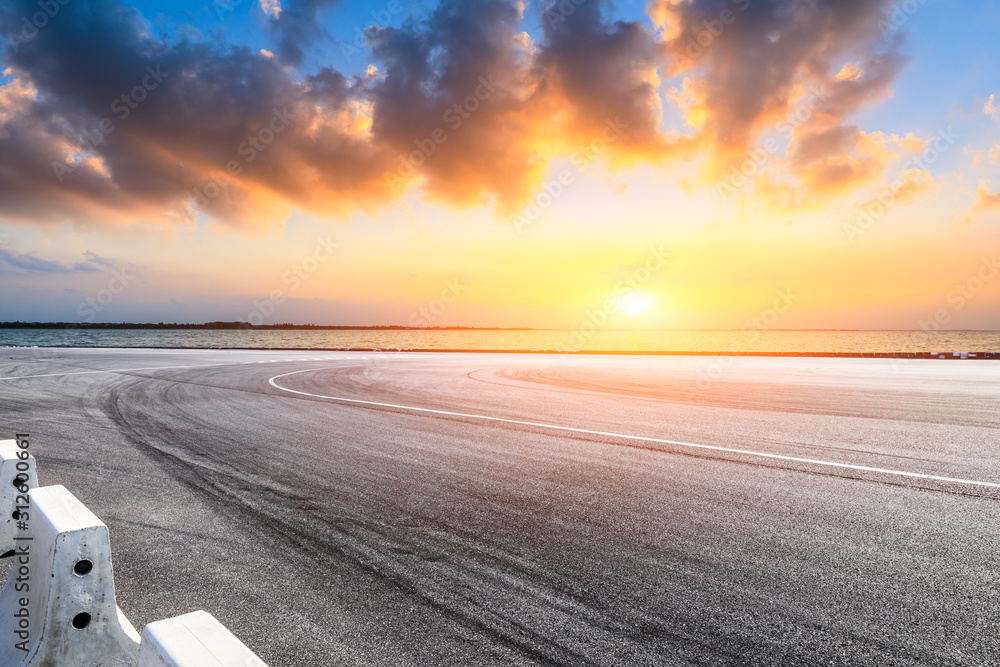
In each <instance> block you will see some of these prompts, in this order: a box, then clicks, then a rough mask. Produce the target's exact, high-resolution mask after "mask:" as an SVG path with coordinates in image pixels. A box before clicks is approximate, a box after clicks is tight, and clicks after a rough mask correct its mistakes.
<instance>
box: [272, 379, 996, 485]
mask: <svg viewBox="0 0 1000 667" xmlns="http://www.w3.org/2000/svg"><path fill="white" fill-rule="evenodd" d="M318 370H325V369H320V368H307V369H304V370H301V371H293V372H291V373H283V374H281V375H275V376H274V377H273V378H271V379H270V380H268V384H270V385H271V386H272V387H274V388H275V389H280V390H281V391H287V392H289V393H292V394H301V395H303V396H310V397H312V398H324V399H327V400H330V401H340V402H343V403H357V404H360V405H377V406H380V407H384V408H396V409H398V410H411V411H413V412H427V413H431V414H438V415H448V416H451V417H465V418H467V419H482V420H484V421H494V422H504V423H507V424H520V425H522V426H535V427H537V428H548V429H553V430H557V431H570V432H573V433H586V434H588V435H602V436H607V437H611V438H624V439H626V440H641V441H643V442H659V443H663V444H667V445H677V446H679V447H689V448H693V449H705V450H710V451H715V452H727V453H729V454H743V455H744V456H757V457H760V458H766V459H777V460H780V461H795V462H797V463H810V464H813V465H820V466H828V467H831V468H846V469H849V470H863V471H865V472H877V473H883V474H886V475H896V476H899V477H909V478H912V479H927V480H933V481H936V482H950V483H952V484H967V485H972V486H984V487H987V488H991V489H1000V484H996V483H993V482H980V481H976V480H972V479H961V478H957V477H941V476H939V475H926V474H924V473H919V472H907V471H905V470H892V469H889V468H874V467H871V466H861V465H854V464H851V463H837V462H835V461H821V460H819V459H806V458H800V457H797V456H785V455H783V454H769V453H767V452H756V451H752V450H749V449H734V448H732V447H719V446H717V445H699V444H696V443H693V442H681V441H679V440H665V439H663V438H650V437H646V436H642V435H626V434H624V433H611V432H608V431H594V430H591V429H585V428H574V427H572V426H558V425H556V424H544V423H541V422H530V421H524V420H521V419H508V418H506V417H491V416H489V415H473V414H468V413H465V412H451V411H448V410H435V409H432V408H416V407H413V406H409V405H396V404H395V403H379V402H377V401H363V400H360V399H357V398H342V397H339V396H323V395H321V394H310V393H309V392H306V391H298V390H295V389H289V388H287V387H282V386H280V385H279V384H278V383H276V382H275V380H278V379H280V378H283V377H288V376H289V375H298V374H299V373H308V372H310V371H318Z"/></svg>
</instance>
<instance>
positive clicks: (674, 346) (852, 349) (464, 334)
mask: <svg viewBox="0 0 1000 667" xmlns="http://www.w3.org/2000/svg"><path fill="white" fill-rule="evenodd" d="M12 345H16V346H35V345H37V346H59V347H197V348H295V349H378V350H412V349H425V350H426V349H434V350H525V351H535V350H553V351H568V350H583V351H632V352H849V353H862V352H1000V332H997V331H934V332H924V331H609V330H600V331H595V332H591V333H589V334H583V333H581V332H579V331H565V330H536V331H426V330H424V331H372V330H357V329H349V330H345V329H340V330H332V331H207V330H199V329H189V330H177V331H150V330H108V331H82V330H79V329H0V346H12Z"/></svg>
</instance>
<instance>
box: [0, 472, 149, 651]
mask: <svg viewBox="0 0 1000 667" xmlns="http://www.w3.org/2000/svg"><path fill="white" fill-rule="evenodd" d="M28 500H29V503H28V505H29V506H28V509H27V510H22V511H21V519H20V525H19V526H18V533H17V535H16V537H15V540H16V545H17V546H16V553H15V555H14V564H13V568H12V570H11V573H10V576H9V577H8V578H7V583H6V585H4V587H3V590H0V638H2V639H0V665H3V667H134V665H135V664H136V660H137V658H138V653H139V634H138V633H137V632H136V631H135V628H133V627H132V624H131V623H129V621H128V619H127V618H125V615H124V614H122V612H121V610H120V609H118V606H117V605H116V604H115V585H114V575H113V572H112V568H111V546H110V544H109V542H108V528H107V526H105V525H104V524H103V523H102V522H101V520H100V519H98V518H97V517H96V516H94V513H93V512H91V511H90V510H89V509H87V508H86V507H85V506H84V505H83V503H81V502H80V501H79V500H77V498H76V497H75V496H73V494H71V493H70V492H69V491H67V490H66V489H65V488H64V487H62V486H46V487H42V488H36V489H32V490H31V491H30V492H29V493H28Z"/></svg>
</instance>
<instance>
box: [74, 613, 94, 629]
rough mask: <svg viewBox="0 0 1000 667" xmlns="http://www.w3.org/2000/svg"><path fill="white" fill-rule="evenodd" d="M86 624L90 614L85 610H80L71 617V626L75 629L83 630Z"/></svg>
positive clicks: (88, 622) (88, 621) (88, 623)
mask: <svg viewBox="0 0 1000 667" xmlns="http://www.w3.org/2000/svg"><path fill="white" fill-rule="evenodd" d="M88 625H90V614H88V613H87V612H85V611H81V612H80V613H79V614H77V615H76V616H74V617H73V627H74V628H76V629H77V630H83V629H84V628H85V627H87V626H88Z"/></svg>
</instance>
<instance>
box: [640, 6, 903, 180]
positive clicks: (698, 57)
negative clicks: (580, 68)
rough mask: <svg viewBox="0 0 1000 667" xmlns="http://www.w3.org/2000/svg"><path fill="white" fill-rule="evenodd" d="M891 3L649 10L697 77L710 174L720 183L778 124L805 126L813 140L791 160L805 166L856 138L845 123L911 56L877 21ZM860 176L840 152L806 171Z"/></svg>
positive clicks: (802, 133) (673, 53)
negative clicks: (829, 147)
mask: <svg viewBox="0 0 1000 667" xmlns="http://www.w3.org/2000/svg"><path fill="white" fill-rule="evenodd" d="M888 4H889V3H887V2H879V1H871V0H847V1H845V0H809V1H806V0H792V1H790V2H774V1H772V2H767V1H760V2H758V1H754V2H736V3H734V2H732V1H730V0H706V1H703V2H690V1H687V0H657V1H656V2H654V3H653V5H652V6H651V9H650V13H651V15H652V16H653V18H654V20H655V21H656V22H657V24H658V26H659V27H660V30H661V34H662V35H663V38H664V50H665V52H666V54H667V57H668V59H669V63H670V67H671V71H672V73H674V74H679V75H684V76H687V77H689V80H687V81H685V87H686V89H688V90H689V91H692V93H691V94H690V95H689V96H688V98H689V99H690V100H692V101H693V102H694V103H695V104H696V105H697V113H695V114H694V117H695V118H696V119H697V123H696V124H695V125H694V126H695V127H697V129H698V132H699V135H700V137H701V138H702V140H703V141H704V142H706V143H707V144H709V145H710V146H711V147H712V150H713V153H714V156H715V159H714V160H713V161H711V162H710V163H709V164H707V165H706V169H705V174H704V178H705V179H706V180H707V181H708V182H714V181H716V180H718V179H721V178H724V177H726V176H727V175H729V174H731V173H733V172H734V171H735V170H737V169H738V168H739V166H740V165H741V163H742V162H743V161H745V160H746V159H747V156H748V154H749V153H750V152H751V151H752V150H753V148H754V146H755V143H756V141H757V139H758V138H759V137H760V136H761V135H762V134H763V133H765V132H766V131H768V130H773V129H774V128H791V127H792V126H795V127H796V128H797V130H796V135H797V136H798V137H800V138H801V139H802V140H803V141H805V144H804V145H802V146H800V147H799V148H798V149H797V151H795V153H794V155H793V158H792V159H793V161H798V166H799V167H800V168H801V167H803V162H804V161H811V160H810V155H811V154H813V153H815V152H816V151H819V150H821V149H822V144H823V143H824V142H827V143H830V142H832V145H833V147H837V142H840V143H841V144H842V143H843V142H845V141H847V140H848V139H849V138H850V136H851V135H854V136H855V138H856V129H854V128H851V127H840V126H841V124H842V123H843V121H844V120H845V119H846V118H848V117H849V116H850V115H851V114H852V113H854V112H855V111H857V109H858V108H859V107H860V106H861V105H863V104H865V103H868V102H872V101H875V100H878V99H880V98H882V97H884V96H885V95H887V94H889V86H890V84H891V83H892V81H893V80H894V79H895V77H896V76H897V75H898V73H899V71H900V69H901V68H902V66H903V65H904V64H905V62H906V59H905V58H904V57H903V56H902V55H900V53H899V48H900V42H899V41H898V39H897V40H894V41H892V42H889V43H886V42H885V40H884V38H883V37H882V35H881V34H880V32H879V30H878V28H877V24H878V19H879V17H880V16H881V13H882V12H883V11H884V9H885V8H886V7H887V6H888ZM803 111H804V113H803ZM689 123H690V121H689ZM810 144H811V145H812V147H810ZM857 173H858V165H849V164H846V159H840V160H836V159H835V160H833V161H832V162H831V163H829V164H826V165H819V166H812V167H810V168H807V169H806V170H805V172H804V174H803V175H807V176H809V177H810V178H811V179H812V180H814V181H816V182H818V183H820V184H824V183H828V182H837V181H840V182H845V181H847V180H863V179H852V174H857Z"/></svg>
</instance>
